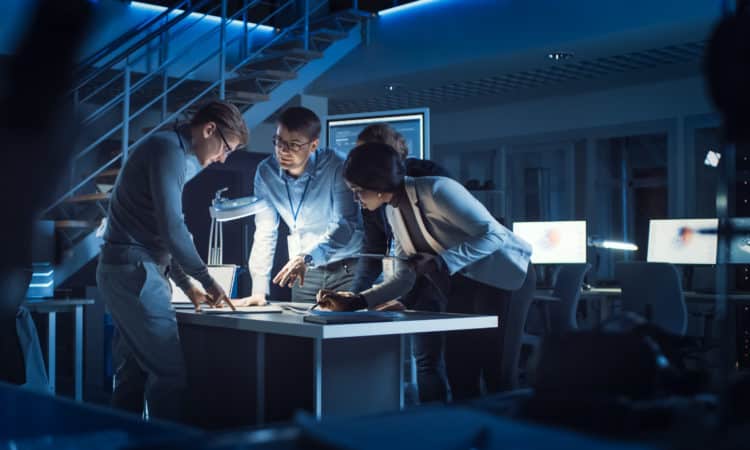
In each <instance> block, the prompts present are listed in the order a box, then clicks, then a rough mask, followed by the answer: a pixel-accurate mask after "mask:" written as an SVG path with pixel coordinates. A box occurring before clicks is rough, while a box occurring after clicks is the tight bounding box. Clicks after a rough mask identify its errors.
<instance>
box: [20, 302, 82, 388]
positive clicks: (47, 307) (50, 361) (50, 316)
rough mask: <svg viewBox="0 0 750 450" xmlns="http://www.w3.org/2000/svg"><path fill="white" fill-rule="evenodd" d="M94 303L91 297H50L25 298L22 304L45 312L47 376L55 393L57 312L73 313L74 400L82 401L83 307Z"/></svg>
mask: <svg viewBox="0 0 750 450" xmlns="http://www.w3.org/2000/svg"><path fill="white" fill-rule="evenodd" d="M93 303H94V300H92V299H75V300H50V299H27V300H25V301H24V303H23V306H25V307H26V308H28V309H29V311H31V312H33V313H41V314H47V372H48V377H49V390H50V392H51V393H53V394H54V393H55V389H56V377H55V374H56V371H57V345H56V343H57V313H58V312H74V313H75V335H74V338H73V339H74V341H75V342H74V348H75V351H74V354H73V355H74V356H73V358H74V364H73V371H74V380H75V389H74V391H75V400H76V401H77V402H81V401H83V307H84V306H85V305H91V304H93Z"/></svg>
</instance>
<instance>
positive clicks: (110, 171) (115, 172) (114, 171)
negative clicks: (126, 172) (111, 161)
mask: <svg viewBox="0 0 750 450" xmlns="http://www.w3.org/2000/svg"><path fill="white" fill-rule="evenodd" d="M119 174H120V169H119V168H116V169H107V170H105V171H104V172H102V173H100V174H99V175H97V177H99V178H108V177H117V175H119Z"/></svg>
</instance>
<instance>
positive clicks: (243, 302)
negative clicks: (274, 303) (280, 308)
mask: <svg viewBox="0 0 750 450" xmlns="http://www.w3.org/2000/svg"><path fill="white" fill-rule="evenodd" d="M231 302H232V304H234V306H237V307H241V306H263V305H266V304H268V302H267V301H266V296H265V295H257V294H256V295H251V296H249V297H242V298H235V299H231Z"/></svg>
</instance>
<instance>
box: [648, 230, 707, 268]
mask: <svg viewBox="0 0 750 450" xmlns="http://www.w3.org/2000/svg"><path fill="white" fill-rule="evenodd" d="M718 225H719V219H658V220H657V219H654V220H651V221H649V227H648V255H647V257H646V260H647V261H648V262H666V263H672V264H716V248H717V238H716V234H705V233H701V232H700V231H701V230H705V229H711V228H713V229H716V227H717V226H718Z"/></svg>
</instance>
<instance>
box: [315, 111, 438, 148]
mask: <svg viewBox="0 0 750 450" xmlns="http://www.w3.org/2000/svg"><path fill="white" fill-rule="evenodd" d="M374 123H387V124H388V125H390V126H391V127H393V129H395V130H396V131H398V132H399V133H401V135H403V136H404V139H405V140H406V146H407V147H408V148H409V157H411V158H420V159H429V157H430V110H429V109H428V108H419V109H399V110H393V111H377V112H370V113H359V114H345V115H337V116H329V117H328V122H327V127H326V130H327V133H328V134H327V137H328V147H331V148H333V149H334V150H336V151H337V152H338V153H340V154H342V155H346V154H347V153H349V151H350V150H351V149H353V148H354V147H355V145H356V143H357V136H358V135H359V133H360V132H361V131H362V130H364V129H365V128H366V127H367V126H368V125H372V124H374Z"/></svg>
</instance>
